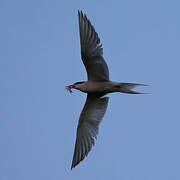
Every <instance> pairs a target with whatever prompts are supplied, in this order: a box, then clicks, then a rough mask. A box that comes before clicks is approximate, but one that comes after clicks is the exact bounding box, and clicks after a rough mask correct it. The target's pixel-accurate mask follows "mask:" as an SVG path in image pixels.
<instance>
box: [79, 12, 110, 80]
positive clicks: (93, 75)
mask: <svg viewBox="0 0 180 180" xmlns="http://www.w3.org/2000/svg"><path fill="white" fill-rule="evenodd" d="M78 17H79V33H80V43H81V58H82V61H83V63H84V66H85V68H86V71H87V75H88V80H92V81H93V80H94V81H108V80H109V70H108V66H107V64H106V62H105V60H104V58H103V48H102V45H101V43H100V39H99V37H98V34H97V33H96V31H95V29H94V27H93V26H92V24H91V22H90V21H89V20H88V19H87V17H86V15H85V14H83V13H82V11H78Z"/></svg>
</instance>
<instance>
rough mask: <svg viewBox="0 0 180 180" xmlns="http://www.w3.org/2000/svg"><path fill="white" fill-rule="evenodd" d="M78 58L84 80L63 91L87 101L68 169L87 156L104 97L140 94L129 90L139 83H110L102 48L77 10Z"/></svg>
mask: <svg viewBox="0 0 180 180" xmlns="http://www.w3.org/2000/svg"><path fill="white" fill-rule="evenodd" d="M78 18H79V33H80V44H81V59H82V61H83V64H84V66H85V68H86V71H87V76H88V80H87V81H81V82H76V83H74V84H72V85H69V86H66V88H67V89H68V90H69V91H70V92H72V90H71V89H77V90H80V91H81V92H84V93H87V99H86V102H85V105H84V108H83V110H82V112H81V115H80V118H79V124H78V128H77V134H76V143H75V149H74V155H73V161H72V166H71V169H72V168H74V167H75V166H76V165H77V164H79V163H80V161H82V160H83V159H84V158H85V156H87V155H88V153H89V151H90V150H91V148H92V146H93V145H94V143H95V139H96V137H97V135H98V130H99V124H100V123H101V121H102V119H103V116H104V114H105V112H106V109H107V105H108V99H109V98H108V97H102V96H104V95H105V94H108V93H113V92H122V93H128V94H140V93H139V92H136V91H133V90H132V88H134V87H136V86H141V85H143V84H137V83H119V82H113V81H110V78H109V69H108V66H107V64H106V62H105V60H104V57H103V48H102V45H101V44H100V39H99V37H98V34H97V33H96V31H95V29H94V27H93V25H92V24H91V22H90V21H89V20H88V19H87V17H86V15H85V14H83V13H82V11H78Z"/></svg>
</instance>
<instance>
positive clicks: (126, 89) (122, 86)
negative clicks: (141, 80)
mask: <svg viewBox="0 0 180 180" xmlns="http://www.w3.org/2000/svg"><path fill="white" fill-rule="evenodd" d="M137 86H147V85H145V84H136V83H118V84H117V85H116V90H117V91H116V92H122V93H128V94H146V93H142V92H137V91H134V90H132V89H133V88H135V87H137Z"/></svg>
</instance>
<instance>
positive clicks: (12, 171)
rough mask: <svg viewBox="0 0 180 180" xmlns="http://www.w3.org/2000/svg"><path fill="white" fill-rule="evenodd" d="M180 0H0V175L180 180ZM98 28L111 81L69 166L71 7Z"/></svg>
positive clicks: (75, 61)
mask: <svg viewBox="0 0 180 180" xmlns="http://www.w3.org/2000/svg"><path fill="white" fill-rule="evenodd" d="M179 7H180V1H176V0H172V1H167V0H151V1H143V0H136V1H134V0H126V1H125V0H123V1H118V0H116V1H115V0H112V1H105V0H104V1H103V0H101V1H96V0H91V1H83V0H82V1H80V0H77V1H68V0H67V1H63V0H62V1H60V0H52V1H48V0H31V1H24V0H17V1H13V0H6V1H5V0H1V1H0V27H1V28H0V49H1V50H0V84H1V88H0V99H1V101H0V147H1V148H0V159H1V161H0V179H1V180H12V179H13V180H32V179H34V180H36V179H37V180H41V179H42V180H49V179H52V180H61V179H62V180H70V179H73V180H76V179H77V180H81V179H86V180H90V179H104V180H109V179H118V180H119V179H121V180H178V179H180V171H179V169H180V153H179V152H180V144H179V138H180V131H179V127H180V113H179V105H180V103H179V92H180V82H179V67H180V61H179V60H180V53H179V48H180V33H179V32H180V22H179V19H180V11H179ZM78 9H80V10H83V12H85V13H86V14H87V16H88V18H89V19H90V20H91V22H92V24H93V25H94V26H95V28H96V31H97V32H98V34H99V36H100V39H101V42H102V44H103V48H104V58H105V59H106V61H107V64H108V65H109V69H110V77H111V79H112V80H114V81H121V82H137V83H144V84H149V85H151V86H149V87H146V88H141V91H144V92H150V93H151V94H148V95H126V94H112V95H109V97H110V102H109V105H108V110H107V112H106V115H105V117H104V120H103V123H102V124H101V126H100V132H99V136H98V140H97V142H96V145H95V147H94V148H93V150H92V152H91V153H90V154H89V156H88V157H87V158H86V159H85V160H84V161H83V162H82V163H81V164H79V165H78V166H77V167H76V168H75V169H73V170H72V171H71V170H70V166H71V160H72V153H73V150H74V142H75V134H76V126H77V123H78V118H79V114H80V112H81V109H82V107H83V105H84V101H85V97H86V95H85V94H83V93H80V92H77V91H74V92H73V93H72V94H69V93H68V92H67V91H66V90H65V86H66V85H68V84H71V83H73V82H76V81H80V80H86V72H85V69H84V67H83V65H82V62H81V60H80V44H79V30H78V21H77V10H78Z"/></svg>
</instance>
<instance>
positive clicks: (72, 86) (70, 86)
mask: <svg viewBox="0 0 180 180" xmlns="http://www.w3.org/2000/svg"><path fill="white" fill-rule="evenodd" d="M73 88H75V86H74V85H69V86H66V89H67V90H68V91H69V92H70V93H72V90H71V89H73Z"/></svg>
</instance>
